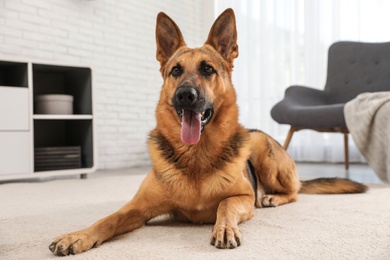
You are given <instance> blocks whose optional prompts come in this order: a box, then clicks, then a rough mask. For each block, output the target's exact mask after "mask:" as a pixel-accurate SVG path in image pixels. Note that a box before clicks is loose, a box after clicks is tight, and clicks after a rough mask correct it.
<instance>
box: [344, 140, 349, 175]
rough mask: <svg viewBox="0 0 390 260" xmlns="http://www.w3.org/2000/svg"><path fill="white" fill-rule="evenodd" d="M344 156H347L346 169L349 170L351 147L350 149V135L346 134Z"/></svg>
mask: <svg viewBox="0 0 390 260" xmlns="http://www.w3.org/2000/svg"><path fill="white" fill-rule="evenodd" d="M344 155H345V169H346V170H348V169H349V147H348V133H344Z"/></svg>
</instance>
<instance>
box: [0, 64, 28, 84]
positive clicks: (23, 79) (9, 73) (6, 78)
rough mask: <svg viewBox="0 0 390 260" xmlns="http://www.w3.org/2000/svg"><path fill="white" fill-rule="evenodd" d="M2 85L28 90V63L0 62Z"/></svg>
mask: <svg viewBox="0 0 390 260" xmlns="http://www.w3.org/2000/svg"><path fill="white" fill-rule="evenodd" d="M0 85H1V86H6V87H21V88H27V87H28V80H27V63H21V62H10V61H0Z"/></svg>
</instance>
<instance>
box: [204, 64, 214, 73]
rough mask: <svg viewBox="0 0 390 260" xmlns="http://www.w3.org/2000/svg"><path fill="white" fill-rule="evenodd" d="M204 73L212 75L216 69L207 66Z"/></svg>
mask: <svg viewBox="0 0 390 260" xmlns="http://www.w3.org/2000/svg"><path fill="white" fill-rule="evenodd" d="M203 72H204V73H205V74H206V75H211V74H214V72H215V71H214V69H213V67H211V66H210V65H206V66H204V68H203Z"/></svg>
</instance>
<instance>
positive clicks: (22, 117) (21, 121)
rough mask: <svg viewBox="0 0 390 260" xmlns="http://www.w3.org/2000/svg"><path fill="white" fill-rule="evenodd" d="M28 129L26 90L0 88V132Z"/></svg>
mask: <svg viewBox="0 0 390 260" xmlns="http://www.w3.org/2000/svg"><path fill="white" fill-rule="evenodd" d="M28 129H29V102H28V88H19V87H1V86H0V131H12V130H17V131H20V130H28ZM0 146H1V143H0ZM0 149H1V148H0Z"/></svg>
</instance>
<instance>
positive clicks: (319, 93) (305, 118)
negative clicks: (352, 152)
mask: <svg viewBox="0 0 390 260" xmlns="http://www.w3.org/2000/svg"><path fill="white" fill-rule="evenodd" d="M377 91H390V42H386V43H362V42H336V43H334V44H332V45H331V46H330V48H329V53H328V71H327V79H326V85H325V89H324V90H317V89H312V88H308V87H304V86H291V87H289V88H288V89H287V90H286V92H285V97H284V99H283V100H282V101H280V102H279V103H277V104H276V105H275V106H274V107H273V108H272V110H271V116H272V118H273V119H274V120H275V121H276V122H278V123H280V124H288V125H290V126H291V128H290V131H289V133H288V135H287V138H286V141H285V143H284V148H285V149H286V150H287V148H288V145H289V143H290V141H291V138H292V136H293V134H294V132H296V131H299V130H302V129H312V130H315V131H319V132H339V133H342V134H344V147H345V168H346V169H348V167H349V154H348V134H349V131H348V129H347V126H346V123H345V119H344V105H345V103H347V102H348V101H350V100H352V99H354V98H355V97H356V96H357V95H359V94H360V93H363V92H377Z"/></svg>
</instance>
